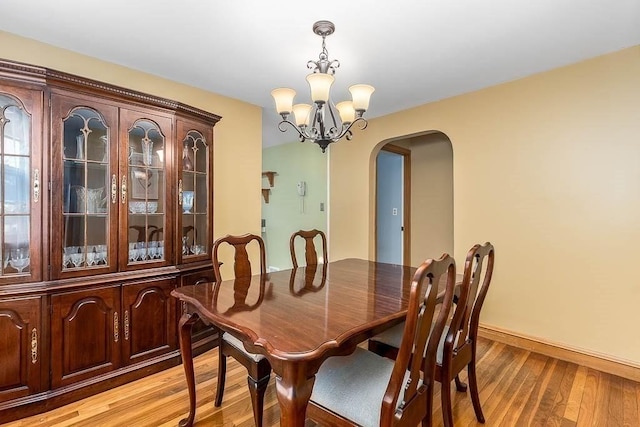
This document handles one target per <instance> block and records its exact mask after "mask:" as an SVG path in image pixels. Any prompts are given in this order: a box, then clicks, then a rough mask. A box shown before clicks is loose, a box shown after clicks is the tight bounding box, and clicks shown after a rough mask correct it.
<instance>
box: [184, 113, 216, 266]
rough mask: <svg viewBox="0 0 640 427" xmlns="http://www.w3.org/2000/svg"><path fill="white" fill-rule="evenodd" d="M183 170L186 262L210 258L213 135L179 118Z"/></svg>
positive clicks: (208, 130) (208, 129) (209, 131)
mask: <svg viewBox="0 0 640 427" xmlns="http://www.w3.org/2000/svg"><path fill="white" fill-rule="evenodd" d="M177 129H178V138H180V143H179V144H178V147H179V149H178V151H179V161H178V168H179V170H180V175H179V180H178V208H179V209H178V218H179V223H178V230H177V232H178V235H179V236H180V240H179V241H178V242H177V243H179V244H180V248H179V251H178V252H179V255H180V257H181V260H182V262H191V261H196V260H204V259H209V253H210V246H211V229H212V227H211V225H210V224H211V223H212V220H211V200H212V197H211V159H210V153H211V145H210V144H211V137H212V130H211V128H207V127H206V126H204V125H202V124H199V125H198V124H195V123H188V122H184V121H178V123H177Z"/></svg>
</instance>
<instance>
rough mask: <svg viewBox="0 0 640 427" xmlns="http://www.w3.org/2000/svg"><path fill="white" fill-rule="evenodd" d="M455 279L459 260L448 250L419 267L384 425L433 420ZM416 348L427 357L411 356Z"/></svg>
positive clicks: (386, 400) (387, 397)
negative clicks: (441, 345) (440, 289)
mask: <svg viewBox="0 0 640 427" xmlns="http://www.w3.org/2000/svg"><path fill="white" fill-rule="evenodd" d="M441 279H444V280H445V283H446V285H445V292H444V297H443V298H442V305H441V308H440V312H439V313H438V317H437V319H436V321H435V323H434V324H433V328H432V323H433V317H434V313H435V308H436V304H437V302H438V301H437V300H438V298H437V296H438V293H439V292H438V285H439V284H441V283H442V281H441ZM455 282H456V265H455V261H454V260H453V258H452V257H451V256H449V255H447V254H444V255H442V256H441V257H440V259H438V260H433V259H429V260H427V261H425V262H423V263H422V265H421V266H420V267H418V269H417V270H416V272H415V274H414V276H413V280H412V283H411V291H410V294H409V305H408V309H407V317H406V321H405V326H404V333H403V336H402V342H401V344H400V349H399V350H398V356H397V358H396V361H395V364H394V367H393V372H392V374H391V379H390V380H389V385H388V386H387V390H386V392H385V395H384V398H383V401H382V412H381V415H380V425H384V426H391V425H397V424H398V423H402V424H406V423H408V424H409V425H414V426H415V425H416V424H417V423H419V422H420V420H423V419H424V418H425V417H427V418H428V419H429V420H430V417H431V401H432V393H433V383H434V376H435V366H436V352H437V349H438V343H439V341H440V337H441V336H442V332H443V330H444V327H445V325H446V323H447V319H448V317H449V310H450V309H451V305H452V300H453V292H454V287H455ZM414 352H415V354H424V355H425V357H424V358H420V357H411V356H412V354H414ZM421 372H423V373H424V374H423V376H421ZM400 399H401V400H400ZM399 400H400V403H399V404H398V401H399ZM405 422H406V423H405ZM429 425H430V424H429Z"/></svg>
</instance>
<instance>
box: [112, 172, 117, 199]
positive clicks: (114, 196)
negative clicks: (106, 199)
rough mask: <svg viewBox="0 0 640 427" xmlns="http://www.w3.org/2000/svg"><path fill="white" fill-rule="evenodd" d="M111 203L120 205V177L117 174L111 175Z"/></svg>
mask: <svg viewBox="0 0 640 427" xmlns="http://www.w3.org/2000/svg"><path fill="white" fill-rule="evenodd" d="M111 203H112V204H116V203H118V177H116V174H115V173H114V174H113V175H111Z"/></svg>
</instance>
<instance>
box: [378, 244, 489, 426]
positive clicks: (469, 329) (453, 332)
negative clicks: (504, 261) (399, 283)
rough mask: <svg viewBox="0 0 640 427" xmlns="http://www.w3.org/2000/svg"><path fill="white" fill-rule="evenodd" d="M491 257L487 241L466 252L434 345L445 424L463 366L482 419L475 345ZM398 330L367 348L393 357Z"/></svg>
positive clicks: (461, 388)
mask: <svg viewBox="0 0 640 427" xmlns="http://www.w3.org/2000/svg"><path fill="white" fill-rule="evenodd" d="M494 259H495V249H494V247H493V245H492V244H491V243H489V242H487V243H485V244H484V245H479V244H476V245H474V246H473V247H472V248H471V249H470V250H469V252H468V253H467V257H466V260H465V264H464V274H463V278H462V283H461V284H460V286H459V287H456V290H455V293H454V304H455V308H454V309H453V316H452V317H451V319H450V322H448V324H447V326H446V327H445V330H444V333H443V334H442V338H441V340H440V344H439V345H438V352H437V357H436V369H435V378H436V381H439V382H440V383H441V384H442V389H441V399H442V417H443V420H444V425H445V426H447V427H450V426H453V413H452V409H451V381H453V380H455V383H456V389H457V390H458V391H460V392H465V391H466V390H467V385H466V384H464V383H463V382H462V381H461V380H460V377H459V374H460V372H462V370H463V369H464V368H465V367H466V368H467V376H468V378H469V394H470V395H471V402H472V403H473V409H474V411H475V414H476V418H477V419H478V421H479V422H481V423H484V422H485V419H484V414H483V413H482V407H481V405H480V395H479V393H478V380H477V376H476V347H477V340H478V324H479V321H480V310H481V309H482V305H483V303H484V300H485V298H486V296H487V291H488V290H489V285H490V284H491V277H492V275H493V264H494ZM402 333H403V332H402V330H401V329H399V328H398V326H396V327H394V328H392V329H389V330H387V331H385V332H383V333H381V334H379V335H376V336H375V337H373V338H372V339H370V340H369V350H370V351H373V352H375V353H377V354H379V355H384V356H386V357H391V358H393V357H394V354H396V353H397V352H398V351H399V350H398V349H399V347H400V343H401V341H402Z"/></svg>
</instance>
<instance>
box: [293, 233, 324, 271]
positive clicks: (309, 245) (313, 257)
mask: <svg viewBox="0 0 640 427" xmlns="http://www.w3.org/2000/svg"><path fill="white" fill-rule="evenodd" d="M317 236H320V241H321V243H322V248H321V249H322V262H323V263H325V264H326V263H327V262H328V259H327V237H326V236H325V235H324V233H323V232H322V231H320V230H316V229H313V230H298V231H296V232H295V233H293V234H292V235H291V239H289V249H290V250H291V262H292V263H293V268H298V260H297V258H296V248H295V243H296V238H302V239H304V242H305V244H304V254H305V255H304V258H305V261H306V263H307V265H317V264H318V253H317V250H316V246H315V243H314V239H315V238H316V237H317Z"/></svg>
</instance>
